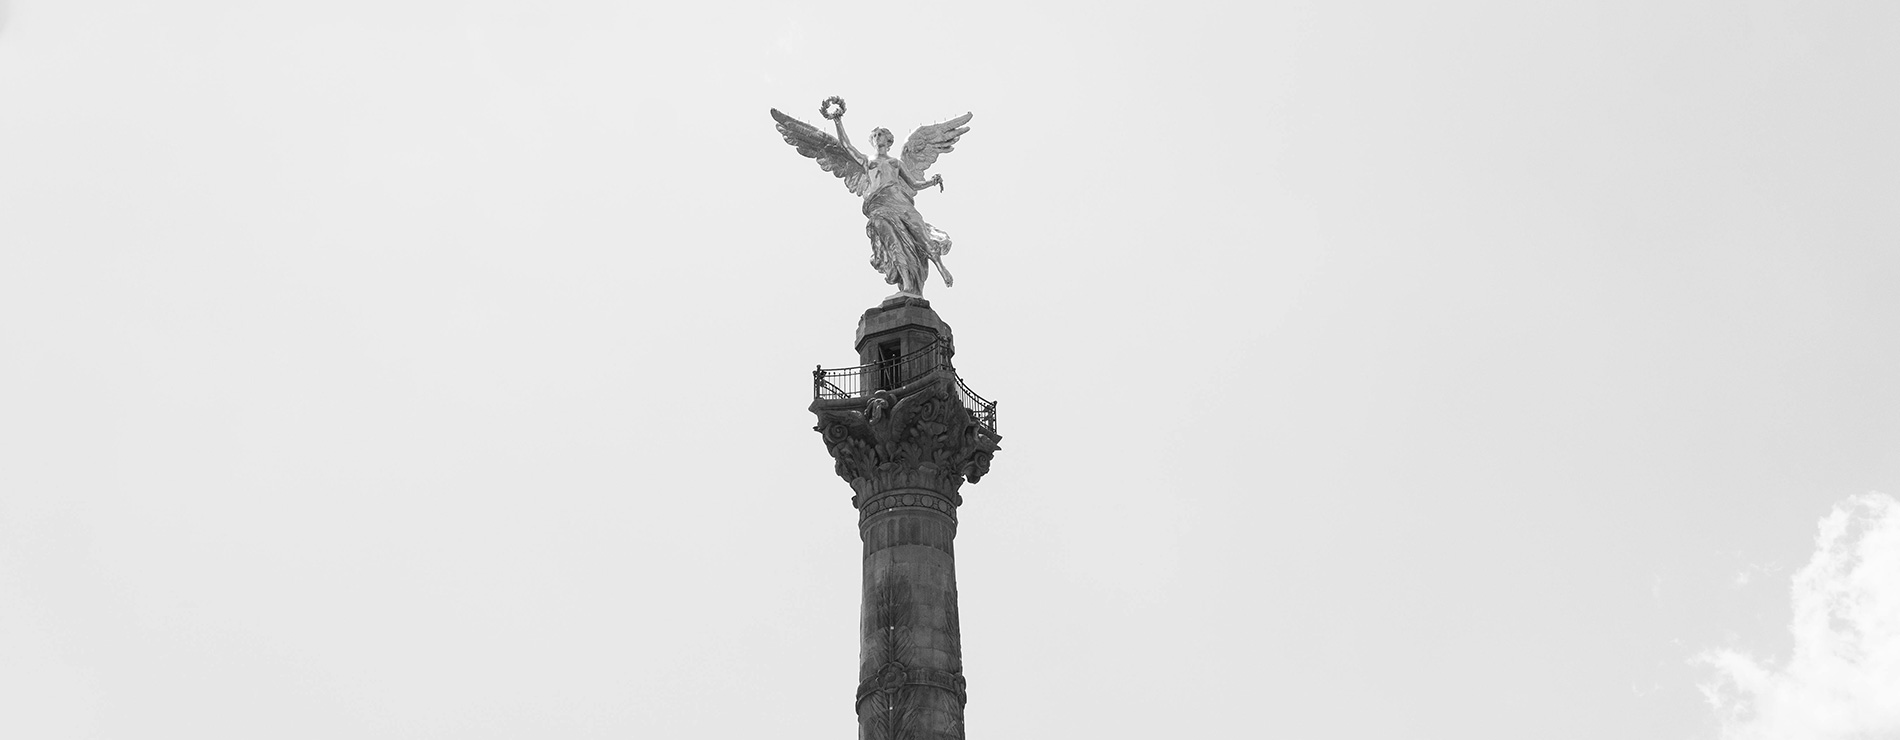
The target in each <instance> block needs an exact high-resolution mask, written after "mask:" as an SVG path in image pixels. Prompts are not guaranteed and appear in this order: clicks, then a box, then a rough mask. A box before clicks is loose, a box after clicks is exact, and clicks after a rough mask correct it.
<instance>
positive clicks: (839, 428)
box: [812, 301, 1001, 740]
mask: <svg viewBox="0 0 1900 740" xmlns="http://www.w3.org/2000/svg"><path fill="white" fill-rule="evenodd" d="M917 302H918V303H921V301H917ZM928 306H929V304H927V303H926V304H923V306H922V308H921V312H923V313H927V314H928V316H922V315H917V316H913V317H891V316H881V317H879V316H873V314H879V313H880V311H879V309H873V311H871V312H867V314H866V321H865V322H864V323H863V324H861V325H860V333H859V336H860V340H859V345H860V348H861V349H862V348H863V347H864V346H865V344H866V342H867V341H868V340H871V339H875V338H876V337H868V336H866V334H865V332H864V331H863V329H864V328H866V327H867V326H868V327H872V328H876V327H879V326H883V327H885V328H886V330H887V331H885V332H882V333H885V334H901V333H904V332H920V331H926V330H928V331H931V332H935V331H938V330H941V331H942V332H943V333H945V334H947V333H948V327H947V326H945V325H943V323H942V322H941V321H940V320H937V319H936V314H935V313H934V312H931V311H930V310H929V308H928ZM885 307H889V308H890V311H885V312H884V313H891V312H895V311H903V312H908V313H913V314H915V313H918V312H919V308H918V307H917V306H916V305H914V304H911V305H900V306H895V307H893V306H892V305H891V304H890V303H886V304H885ZM881 308H883V307H881ZM913 318H914V319H916V320H915V321H912V320H908V319H913ZM876 319H881V320H876ZM892 319H900V320H892ZM956 384H957V379H956V376H955V375H954V373H953V372H951V371H948V370H943V371H938V372H931V373H928V374H926V375H924V376H922V377H918V378H916V379H914V380H911V381H910V382H907V383H905V384H904V385H902V386H900V387H897V388H874V389H872V390H869V391H867V392H866V394H865V395H863V396H862V397H859V398H853V399H829V400H819V401H814V402H813V403H812V411H813V412H814V413H816V414H817V415H818V426H817V427H815V429H816V430H817V431H818V432H819V433H820V434H821V435H823V437H824V441H825V447H826V449H827V450H828V451H829V452H830V453H831V455H832V457H833V458H834V460H835V461H836V471H837V473H838V475H839V477H842V478H844V479H845V480H846V481H848V482H849V483H850V484H851V489H852V491H853V492H855V494H856V495H854V496H853V497H852V499H851V503H852V505H854V506H855V507H857V509H858V534H859V537H860V538H861V539H862V540H863V541H864V591H863V602H862V608H861V610H860V619H859V636H860V642H859V652H858V658H859V660H858V689H857V714H858V738H859V740H962V739H963V737H964V733H963V706H964V703H965V701H966V700H967V697H966V694H965V692H964V679H963V649H962V645H961V637H960V635H959V628H958V624H957V571H956V550H955V547H954V544H955V541H956V535H957V507H958V506H959V505H961V504H962V503H963V498H962V496H961V495H960V493H959V491H960V489H961V488H962V486H963V483H964V482H965V481H968V482H971V483H974V482H976V481H977V480H979V479H980V478H982V476H983V474H984V473H986V472H988V470H989V463H990V458H991V456H992V455H993V454H994V453H995V451H996V450H997V442H998V441H999V440H1000V439H1001V437H1000V436H999V435H997V434H996V432H995V430H994V429H992V428H990V427H988V426H985V425H983V424H979V423H977V422H976V420H975V419H974V418H973V417H972V416H971V414H970V413H969V411H968V409H966V408H965V406H964V404H963V402H962V400H961V398H960V397H959V396H958V389H957V385H956Z"/></svg>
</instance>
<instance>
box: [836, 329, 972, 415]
mask: <svg viewBox="0 0 1900 740" xmlns="http://www.w3.org/2000/svg"><path fill="white" fill-rule="evenodd" d="M947 349H948V348H947V347H946V346H945V344H944V343H943V342H942V341H941V340H939V341H936V342H931V343H930V344H927V345H924V346H923V347H922V348H920V349H918V350H917V351H915V352H912V353H910V354H907V355H904V356H902V357H898V358H894V359H890V360H883V361H879V362H873V363H870V364H868V365H858V366H857V367H838V368H824V367H820V368H818V369H816V370H813V371H812V373H811V385H812V389H811V390H812V398H815V399H818V400H821V401H824V400H849V399H853V398H863V397H865V396H869V395H871V393H872V392H873V391H876V390H878V389H886V390H892V391H895V390H897V389H899V388H902V387H904V386H906V385H910V384H911V383H913V382H915V381H918V380H921V379H923V378H924V377H926V376H929V375H932V374H934V373H937V372H943V373H946V374H948V375H949V376H950V377H951V378H952V379H954V380H956V385H957V399H958V400H959V401H961V402H962V403H963V407H964V408H966V409H969V411H970V416H971V417H972V418H974V419H975V420H976V422H977V423H978V424H981V425H983V426H985V427H988V428H989V430H990V431H992V432H994V431H996V402H995V401H990V400H986V399H984V398H983V397H982V396H979V395H977V394H976V391H973V390H970V386H969V385H968V384H965V383H964V382H963V378H960V377H958V376H957V371H956V368H954V367H951V365H950V353H949V352H947V351H945V350H947Z"/></svg>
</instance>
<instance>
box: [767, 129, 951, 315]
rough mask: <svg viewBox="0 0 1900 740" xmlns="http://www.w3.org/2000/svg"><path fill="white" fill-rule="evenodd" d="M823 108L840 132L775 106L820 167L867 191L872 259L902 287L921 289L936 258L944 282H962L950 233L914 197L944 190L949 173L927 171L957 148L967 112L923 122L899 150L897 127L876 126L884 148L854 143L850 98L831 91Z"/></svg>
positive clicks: (875, 140)
mask: <svg viewBox="0 0 1900 740" xmlns="http://www.w3.org/2000/svg"><path fill="white" fill-rule="evenodd" d="M818 115H821V116H824V117H825V120H828V121H831V122H832V123H833V124H836V125H837V127H838V136H837V138H832V136H831V134H827V133H825V132H824V131H821V130H819V129H818V127H816V126H813V125H811V124H809V123H805V122H804V121H800V120H798V119H796V118H793V117H791V116H788V115H785V114H783V113H780V112H778V109H777V108H774V109H772V118H773V119H775V120H777V121H778V132H779V133H780V134H783V135H784V136H785V143H787V144H791V145H792V146H793V147H795V148H797V149H798V153H799V154H803V155H805V156H807V157H810V158H812V159H816V160H818V168H819V169H822V170H824V171H826V172H829V173H831V174H832V175H834V176H836V177H838V178H840V179H842V180H844V187H845V189H846V190H849V191H851V194H852V195H856V196H860V197H862V198H864V218H865V224H864V234H865V236H868V237H870V238H871V267H872V269H875V270H877V271H878V272H881V273H884V282H887V283H892V284H895V285H897V286H898V290H899V291H901V292H903V293H908V294H911V295H916V296H921V295H923V291H924V279H925V278H928V277H930V266H931V265H932V264H934V265H936V266H937V271H938V272H941V273H943V284H944V286H945V287H949V286H951V285H955V284H956V283H955V280H954V279H953V278H951V277H950V271H949V270H946V269H944V267H943V255H944V253H945V252H948V251H950V235H949V234H945V233H943V231H942V230H940V229H938V228H937V227H935V226H931V225H930V224H928V223H925V222H924V218H923V216H920V215H918V214H917V206H916V205H915V204H914V201H915V200H916V197H917V191H919V190H923V189H925V188H928V187H930V186H932V185H935V186H937V192H940V193H941V192H943V176H942V175H932V176H931V177H930V179H928V180H922V179H919V178H921V177H923V174H924V171H925V170H928V169H930V165H932V164H936V162H937V156H938V155H940V154H943V153H944V152H947V151H950V149H951V147H952V146H954V145H955V144H956V143H957V138H958V137H960V136H962V135H963V134H964V133H965V132H968V131H969V130H970V129H969V128H967V127H965V126H964V125H963V124H965V123H969V122H970V114H968V113H965V114H963V115H961V116H957V117H956V118H952V119H950V120H948V121H944V122H943V123H939V124H935V125H931V126H923V127H920V128H918V129H917V130H916V131H914V132H911V135H910V139H908V140H906V141H905V142H904V150H903V152H902V154H901V156H899V157H895V158H894V157H892V156H891V155H890V151H891V144H892V143H893V142H894V141H895V140H894V139H892V138H891V131H890V129H886V128H878V129H872V131H871V143H872V144H873V145H875V146H876V147H877V156H875V157H866V156H864V153H863V152H860V151H858V149H857V147H854V146H852V145H851V139H850V137H848V136H846V135H845V133H844V99H843V98H828V99H826V100H825V101H824V102H823V103H820V104H819V105H818Z"/></svg>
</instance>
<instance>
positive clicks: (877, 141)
mask: <svg viewBox="0 0 1900 740" xmlns="http://www.w3.org/2000/svg"><path fill="white" fill-rule="evenodd" d="M895 141H897V138H896V137H894V136H891V130H890V129H887V128H884V127H882V126H879V127H877V128H874V129H871V144H873V145H875V146H876V147H877V153H878V154H883V153H884V152H885V151H886V150H888V149H890V148H891V143H892V142H895Z"/></svg>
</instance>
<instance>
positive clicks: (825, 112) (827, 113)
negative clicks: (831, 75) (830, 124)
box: [818, 95, 844, 121]
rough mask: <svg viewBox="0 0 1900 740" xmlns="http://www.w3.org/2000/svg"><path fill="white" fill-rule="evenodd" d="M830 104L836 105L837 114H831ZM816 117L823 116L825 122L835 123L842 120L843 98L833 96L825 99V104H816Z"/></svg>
mask: <svg viewBox="0 0 1900 740" xmlns="http://www.w3.org/2000/svg"><path fill="white" fill-rule="evenodd" d="M832 103H837V104H838V112H837V113H835V114H834V113H832V112H831V104H832ZM818 115H821V116H824V117H825V120H827V121H836V120H838V119H840V118H843V117H844V98H840V97H838V96H836V95H833V96H831V97H829V98H825V102H822V103H819V104H818Z"/></svg>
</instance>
